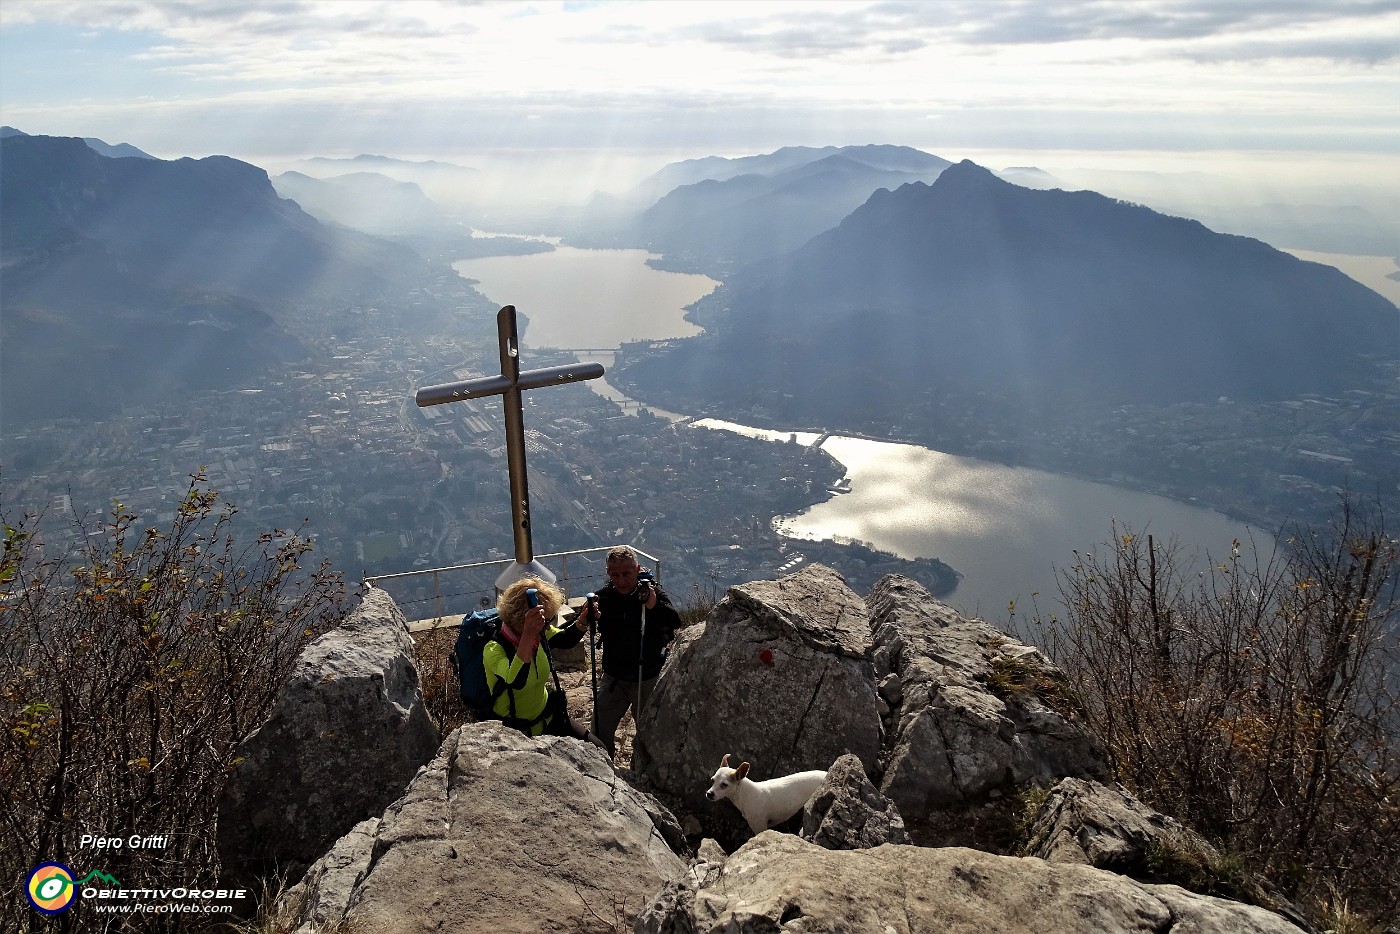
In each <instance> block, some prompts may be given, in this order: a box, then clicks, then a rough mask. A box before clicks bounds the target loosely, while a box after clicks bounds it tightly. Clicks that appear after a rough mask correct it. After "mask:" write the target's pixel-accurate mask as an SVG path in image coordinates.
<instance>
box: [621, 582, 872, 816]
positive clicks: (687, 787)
mask: <svg viewBox="0 0 1400 934" xmlns="http://www.w3.org/2000/svg"><path fill="white" fill-rule="evenodd" d="M868 645H869V624H868V617H867V613H866V608H865V603H864V602H863V601H862V600H861V599H860V597H858V596H857V595H856V594H855V593H853V592H852V591H851V589H850V588H849V587H847V586H846V582H845V581H844V580H843V579H842V578H841V576H840V575H839V574H838V573H836V572H835V571H833V570H832V569H830V568H828V567H824V566H822V565H816V564H813V565H808V566H807V567H805V568H803V569H802V570H801V571H799V572H797V573H796V574H793V575H791V576H788V577H784V578H781V579H779V580H776V581H758V582H755V583H749V584H744V585H742V586H738V587H733V588H731V589H730V590H729V591H728V593H726V594H725V596H724V598H723V599H722V600H721V601H720V602H719V603H718V604H717V605H716V606H715V608H714V610H713V611H712V612H711V614H710V616H709V618H708V619H707V620H706V621H705V622H704V623H703V624H700V625H698V626H692V627H690V628H688V629H686V630H683V631H682V632H681V633H680V634H679V635H678V637H677V640H676V642H675V643H673V644H672V648H671V654H670V658H669V660H668V661H667V664H666V667H665V669H664V670H663V672H662V676H661V678H660V680H659V681H658V682H657V687H656V690H655V691H654V692H653V694H652V699H651V701H650V702H649V703H648V704H647V707H646V709H645V710H644V711H643V713H642V716H641V721H640V724H639V725H638V730H637V739H636V741H635V745H634V753H633V760H632V765H633V768H634V769H635V770H636V771H637V772H638V773H640V774H641V775H642V776H644V780H645V781H647V782H650V783H651V785H652V786H653V787H655V788H657V789H658V790H660V791H663V792H665V793H667V794H670V795H675V796H676V797H677V798H679V799H680V800H681V801H682V802H684V804H685V805H686V806H687V807H688V808H690V809H691V810H694V811H697V812H702V813H704V812H706V811H714V810H715V809H720V808H723V809H728V810H733V806H732V805H730V804H728V803H724V802H721V803H719V804H714V803H709V802H707V801H706V800H705V798H704V792H705V790H706V789H707V788H709V786H710V777H711V775H712V774H713V773H714V771H715V769H716V768H717V767H718V766H719V762H720V759H721V757H723V756H724V755H725V754H726V753H727V754H729V755H730V757H731V764H733V765H737V764H738V763H739V762H740V761H747V762H749V763H750V764H751V767H752V769H751V772H750V777H752V778H753V779H755V780H763V779H768V778H775V777H778V776H781V775H787V774H790V773H792V772H800V771H806V770H809V769H822V770H826V769H829V768H830V767H831V764H832V763H833V762H835V761H836V759H838V758H839V757H840V756H842V755H844V754H846V753H851V754H853V755H855V756H856V757H857V758H858V759H859V760H860V761H861V762H862V763H863V764H864V765H865V766H866V767H867V768H873V767H874V766H875V764H876V763H877V761H878V759H879V754H880V735H881V734H880V730H881V726H880V713H879V708H878V704H879V701H878V699H877V697H876V694H875V688H874V680H873V678H872V677H871V672H870V664H869V661H868V659H867V649H868ZM736 813H737V812H736Z"/></svg>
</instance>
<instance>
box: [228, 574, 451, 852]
mask: <svg viewBox="0 0 1400 934" xmlns="http://www.w3.org/2000/svg"><path fill="white" fill-rule="evenodd" d="M414 659H415V656H414V650H413V643H412V641H411V640H410V638H409V635H408V631H407V628H406V622H405V620H404V617H403V614H402V613H401V612H399V608H398V607H397V606H396V605H395V604H394V601H393V600H392V599H391V598H390V597H389V596H388V594H386V593H385V592H384V591H382V590H378V589H371V590H370V591H369V592H368V593H367V594H366V595H365V597H364V600H363V602H362V603H361V604H360V605H359V607H357V608H356V609H355V610H354V611H353V612H352V613H351V614H350V615H349V616H348V617H347V618H346V620H345V622H344V623H343V624H342V625H341V626H340V628H338V629H335V630H333V631H331V632H328V633H326V634H325V635H323V636H321V637H320V638H319V639H317V640H316V641H314V642H312V643H311V644H310V645H308V646H307V647H306V649H305V651H304V652H303V653H302V655H301V658H300V659H298V661H297V666H296V669H295V671H294V672H293V674H292V677H291V679H290V681H289V682H288V684H287V686H286V687H285V689H284V690H283V692H282V695H281V697H280V699H279V700H278V702H277V705H276V707H275V708H274V710H273V712H272V715H271V716H270V717H269V719H268V721H267V722H266V723H265V724H263V725H262V726H261V727H260V728H259V729H258V730H257V731H256V732H254V733H253V734H251V735H250V736H249V737H248V739H246V740H245V741H244V742H243V744H242V746H240V748H239V751H238V756H239V758H240V759H241V761H240V762H239V764H238V767H237V770H236V772H235V773H234V774H233V776H232V777H231V778H230V780H229V782H228V783H227V785H226V786H225V790H224V794H223V797H222V798H221V799H220V802H219V825H218V841H219V855H220V858H221V859H222V861H223V865H224V867H225V868H226V869H228V870H230V871H231V872H233V873H234V874H236V875H238V874H247V873H253V874H259V875H261V874H265V873H268V872H272V871H283V872H286V873H287V874H288V876H289V877H290V878H292V879H293V880H295V879H298V878H300V876H301V873H302V872H303V871H305V869H306V867H307V866H308V865H309V864H310V863H312V862H314V861H315V860H317V859H318V858H320V857H321V856H322V855H323V854H324V853H325V852H326V851H327V850H328V849H329V848H330V846H331V845H332V844H333V843H335V842H336V840H338V839H339V838H340V837H341V836H342V835H344V834H345V833H346V832H348V831H349V830H350V829H351V828H353V827H354V826H355V825H356V824H358V823H359V822H360V821H363V820H366V819H368V818H371V817H378V816H379V815H380V814H381V813H382V812H383V811H384V808H385V807H387V806H388V805H389V804H390V803H392V802H393V801H394V800H395V799H397V798H398V797H399V796H400V795H402V794H403V791H404V788H406V787H407V786H408V783H409V781H410V780H411V779H412V778H413V776H414V774H415V773H417V771H418V769H419V768H420V767H422V766H423V764H424V763H426V762H427V761H428V760H429V759H431V758H432V756H433V753H434V752H435V751H436V750H437V748H438V745H439V743H440V737H439V735H438V731H437V727H436V726H434V724H433V721H432V718H431V717H430V716H429V715H428V710H427V707H426V706H425V705H424V702H423V691H422V686H421V684H420V682H419V678H418V669H417V666H416V663H415V660H414Z"/></svg>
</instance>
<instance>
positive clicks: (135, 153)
mask: <svg viewBox="0 0 1400 934" xmlns="http://www.w3.org/2000/svg"><path fill="white" fill-rule="evenodd" d="M28 135H29V134H28V133H26V132H24V131H23V130H17V129H15V128H14V127H12V126H0V139H5V138H7V137H10V136H28ZM83 142H85V143H87V144H88V147H89V148H90V149H92V150H93V151H94V152H96V153H98V154H99V155H103V156H107V157H108V158H110V159H154V158H155V156H153V155H151V154H150V153H148V152H142V151H141V150H140V149H137V148H136V147H135V146H133V145H131V144H130V143H108V142H106V141H104V140H100V139H98V138H97V137H95V136H84V137H83Z"/></svg>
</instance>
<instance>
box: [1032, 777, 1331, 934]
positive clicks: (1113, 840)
mask: <svg viewBox="0 0 1400 934" xmlns="http://www.w3.org/2000/svg"><path fill="white" fill-rule="evenodd" d="M1027 837H1028V842H1027V844H1026V847H1025V852H1026V855H1028V856H1038V857H1041V858H1042V859H1046V860H1049V861H1051V862H1065V863H1078V864H1081V865H1086V866H1094V867H1095V868H1098V869H1106V870H1109V871H1110V872H1116V873H1119V874H1121V875H1127V876H1132V877H1133V878H1135V879H1144V880H1147V881H1152V882H1170V883H1173V884H1175V885H1180V886H1182V887H1183V888H1186V889H1190V890H1191V891H1193V892H1206V893H1209V894H1226V895H1229V896H1230V897H1231V898H1236V899H1239V900H1241V901H1246V902H1249V903H1250V904H1254V905H1261V906H1263V907H1265V908H1268V909H1269V910H1270V911H1274V912H1277V913H1278V914H1281V915H1283V916H1284V917H1286V918H1288V919H1289V920H1290V921H1292V922H1293V923H1294V924H1296V925H1298V926H1299V927H1301V928H1303V929H1304V930H1311V926H1310V925H1309V923H1308V921H1307V920H1306V919H1305V918H1304V917H1303V915H1302V913H1301V912H1299V911H1298V909H1297V907H1296V906H1294V905H1293V904H1291V903H1290V902H1289V901H1288V900H1287V899H1286V898H1284V897H1283V896H1282V895H1281V894H1279V893H1278V892H1277V891H1275V890H1274V889H1273V887H1272V886H1271V885H1270V884H1269V883H1268V882H1267V880H1265V879H1263V878H1261V877H1258V876H1255V875H1253V874H1251V873H1247V872H1245V871H1244V870H1243V869H1241V868H1240V867H1239V866H1238V865H1237V864H1235V863H1233V862H1232V861H1229V860H1225V859H1222V857H1221V854H1220V852H1219V851H1218V850H1216V849H1215V847H1213V846H1211V844H1210V842H1209V841H1207V840H1206V839H1205V838H1204V837H1202V836H1201V835H1200V834H1198V833H1196V832H1195V831H1194V830H1192V829H1191V828H1189V827H1186V826H1184V825H1183V824H1181V823H1180V822H1179V821H1177V820H1175V819H1173V818H1171V817H1168V816H1166V815H1165V814H1161V813H1159V812H1157V811H1154V810H1153V809H1152V808H1150V807H1148V806H1147V805H1145V804H1143V803H1142V802H1141V801H1139V800H1138V799H1137V798H1136V797H1134V796H1133V795H1132V794H1131V793H1129V792H1128V791H1127V789H1125V788H1123V787H1122V786H1121V785H1111V786H1110V785H1105V784H1102V783H1100V782H1095V781H1087V780H1085V779H1078V778H1066V779H1063V780H1062V781H1060V782H1059V783H1057V784H1056V785H1055V786H1054V787H1053V788H1051V789H1050V791H1049V793H1048V794H1046V796H1045V800H1044V801H1043V802H1041V805H1040V807H1039V809H1038V810H1037V811H1036V815H1035V817H1034V818H1033V819H1032V821H1031V825H1030V828H1029V830H1028V832H1027Z"/></svg>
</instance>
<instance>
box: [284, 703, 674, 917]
mask: <svg viewBox="0 0 1400 934" xmlns="http://www.w3.org/2000/svg"><path fill="white" fill-rule="evenodd" d="M359 829H360V828H357V832H358V830H359ZM368 829H369V832H370V837H371V838H370V840H369V841H368V846H367V847H366V846H365V841H363V840H358V839H347V840H344V841H341V843H340V844H339V845H337V847H336V848H335V849H333V850H332V851H331V853H329V854H328V855H327V857H326V860H327V861H328V862H330V863H334V864H337V865H341V866H342V867H343V868H342V869H341V870H340V876H339V878H340V880H341V881H340V882H339V883H337V884H335V885H330V886H328V885H325V884H324V883H323V884H321V885H319V887H318V888H317V889H316V890H315V891H314V892H313V891H310V890H304V891H302V892H300V893H289V895H288V898H287V900H286V901H285V902H284V904H283V906H282V907H283V909H284V911H286V912H289V913H290V914H291V915H292V919H291V920H292V924H294V925H295V924H301V925H304V926H305V927H304V928H303V934H310V932H311V930H313V929H321V928H325V929H330V930H349V931H361V930H363V931H375V932H376V934H401V932H402V934H406V932H419V931H439V930H460V931H468V930H470V931H492V932H494V934H540V932H554V931H558V932H565V931H567V932H585V934H586V932H599V934H602V932H613V931H615V930H620V929H622V927H623V926H625V925H627V924H630V922H631V919H632V916H634V915H635V914H636V913H637V912H638V911H639V910H640V909H641V907H642V906H643V905H645V904H647V903H648V902H649V901H650V900H651V899H652V897H653V896H654V895H655V894H656V892H657V891H659V890H660V889H662V888H663V887H664V886H665V885H666V883H667V882H670V881H672V880H675V879H678V878H680V877H682V876H683V875H684V874H685V872H686V869H687V864H686V860H685V859H684V858H683V856H682V855H678V852H677V850H676V849H673V847H676V848H682V849H683V847H684V838H683V836H682V834H681V830H680V827H679V826H678V825H677V824H676V821H675V818H674V817H672V815H671V814H670V812H669V811H667V810H666V809H665V808H664V807H662V806H661V805H660V804H658V803H657V802H656V801H655V799H653V798H651V797H650V796H649V795H646V794H643V793H641V792H639V791H636V790H635V789H633V788H632V787H630V786H629V785H627V784H626V783H624V782H623V781H622V780H621V779H620V778H619V777H618V776H617V774H616V773H615V772H614V770H613V768H612V765H611V763H609V762H608V760H607V757H606V754H605V753H604V752H603V751H602V750H601V749H599V748H597V747H596V746H593V745H591V744H588V743H582V742H579V741H578V740H574V739H570V738H563V737H533V738H532V737H526V736H524V735H523V734H521V733H519V732H517V731H515V730H511V729H508V728H506V727H504V726H503V725H501V724H500V723H497V722H494V721H492V722H485V723H474V724H469V725H467V726H464V727H462V728H461V729H459V730H457V731H454V732H453V733H452V734H451V735H449V736H448V738H447V739H446V741H444V743H443V744H442V748H441V749H439V750H438V753H437V755H436V756H435V757H434V758H433V760H432V761H431V762H430V763H429V764H428V765H427V766H426V767H425V768H424V769H423V770H422V772H420V773H419V775H418V776H417V777H416V778H415V779H414V780H413V782H412V784H411V785H410V786H409V788H408V790H407V792H406V793H405V794H404V795H403V797H402V798H400V799H399V800H398V801H396V802H394V803H393V804H392V805H391V806H390V807H389V808H388V810H387V811H385V813H384V816H383V819H382V820H380V821H379V823H378V824H377V825H375V826H373V827H372V828H368ZM366 853H367V856H366V855H365V854H366ZM321 870H322V867H321V865H320V864H318V865H317V866H316V867H313V869H312V871H311V872H310V873H308V879H311V878H316V879H325V878H329V877H330V874H329V873H323V872H322V871H321ZM351 878H354V879H355V881H354V883H353V885H352V886H351V887H349V889H348V891H347V887H346V886H345V885H344V884H343V883H344V880H348V879H351ZM294 899H295V900H294Z"/></svg>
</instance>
